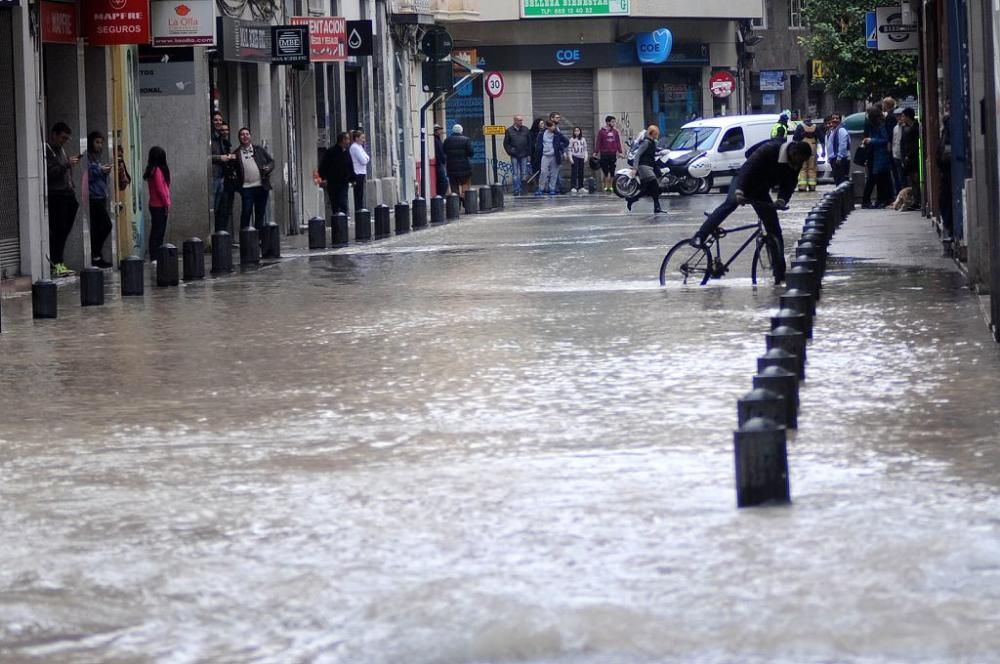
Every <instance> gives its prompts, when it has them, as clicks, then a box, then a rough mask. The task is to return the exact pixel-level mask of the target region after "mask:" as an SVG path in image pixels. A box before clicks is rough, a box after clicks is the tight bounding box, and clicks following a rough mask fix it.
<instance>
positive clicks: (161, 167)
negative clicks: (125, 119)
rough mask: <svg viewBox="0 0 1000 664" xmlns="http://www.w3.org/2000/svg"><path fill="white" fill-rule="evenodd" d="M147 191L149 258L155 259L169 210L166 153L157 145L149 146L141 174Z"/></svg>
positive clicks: (165, 229)
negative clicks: (144, 166) (147, 156)
mask: <svg viewBox="0 0 1000 664" xmlns="http://www.w3.org/2000/svg"><path fill="white" fill-rule="evenodd" d="M142 179H143V180H145V181H146V188H147V190H148V191H149V216H150V220H151V221H150V231H149V260H150V262H153V261H155V260H156V255H157V254H156V252H157V250H158V249H159V248H160V245H162V244H163V240H164V238H165V237H166V234H167V213H168V212H169V211H170V167H169V166H168V165H167V153H166V151H165V150H164V149H163V148H161V147H160V146H158V145H154V146H153V147H151V148H149V159H147V160H146V170H145V171H144V172H143V174H142Z"/></svg>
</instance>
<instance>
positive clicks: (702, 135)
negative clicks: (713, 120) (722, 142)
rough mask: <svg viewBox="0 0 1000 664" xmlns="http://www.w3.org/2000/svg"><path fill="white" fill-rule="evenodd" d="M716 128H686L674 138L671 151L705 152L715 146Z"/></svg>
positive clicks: (717, 133) (717, 131)
mask: <svg viewBox="0 0 1000 664" xmlns="http://www.w3.org/2000/svg"><path fill="white" fill-rule="evenodd" d="M718 135H719V128H718V127H687V128H686V129H681V133H679V134H677V136H675V137H674V142H673V143H671V144H670V149H671V150H707V149H709V148H710V147H712V145H714V144H715V137H716V136H718Z"/></svg>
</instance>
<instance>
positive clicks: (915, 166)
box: [899, 107, 920, 211]
mask: <svg viewBox="0 0 1000 664" xmlns="http://www.w3.org/2000/svg"><path fill="white" fill-rule="evenodd" d="M899 124H900V125H901V126H902V128H903V135H902V137H901V138H900V140H899V152H900V154H901V155H902V160H901V161H902V162H903V164H902V165H903V177H904V178H905V179H906V183H905V184H906V185H907V186H909V187H911V188H912V192H911V193H912V194H913V199H912V201H913V202H912V203H910V205H908V206H907V207H906V209H907V210H910V211H914V210H919V209H920V128H919V125H917V114H916V113H914V111H913V109H912V108H909V107H907V108H904V109H903V112H902V113H900V114H899Z"/></svg>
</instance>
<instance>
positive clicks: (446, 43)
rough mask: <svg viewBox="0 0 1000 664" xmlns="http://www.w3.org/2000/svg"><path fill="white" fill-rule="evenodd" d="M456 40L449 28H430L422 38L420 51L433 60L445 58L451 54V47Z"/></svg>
mask: <svg viewBox="0 0 1000 664" xmlns="http://www.w3.org/2000/svg"><path fill="white" fill-rule="evenodd" d="M452 46H454V42H453V41H452V39H451V35H450V34H448V31H447V30H444V29H440V28H438V29H435V30H430V31H428V32H427V34H425V35H424V38H423V39H421V40H420V52H421V53H423V54H424V55H426V56H427V57H428V58H430V59H431V60H443V59H445V58H447V57H448V56H449V55H451V48H452Z"/></svg>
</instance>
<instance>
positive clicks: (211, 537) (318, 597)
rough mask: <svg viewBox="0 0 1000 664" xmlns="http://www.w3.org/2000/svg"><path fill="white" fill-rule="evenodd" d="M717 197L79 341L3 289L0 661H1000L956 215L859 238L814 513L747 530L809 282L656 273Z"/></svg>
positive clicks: (819, 444) (997, 366)
mask: <svg viewBox="0 0 1000 664" xmlns="http://www.w3.org/2000/svg"><path fill="white" fill-rule="evenodd" d="M813 196H814V195H804V196H797V197H795V198H794V199H793V201H792V204H793V207H794V210H793V211H792V212H788V213H784V214H783V222H784V226H785V232H786V243H787V244H788V245H789V246H791V244H792V242H794V240H795V235H796V228H799V227H801V222H802V219H803V217H804V213H805V211H806V210H807V209H808V208H809V207H810V206H811V204H812V202H813V200H814V198H813ZM720 200H721V197H720V196H718V195H712V196H696V197H692V198H689V199H671V200H670V201H669V205H668V213H667V214H666V215H656V216H654V215H652V214H649V211H648V210H649V208H648V206H647V207H642V204H640V206H639V208H638V209H639V210H644V211H639V212H634V213H632V214H625V212H624V209H623V205H622V204H621V203H620V202H619V201H617V200H616V199H611V198H604V197H593V198H591V197H581V198H564V199H562V200H560V201H558V202H554V201H536V200H533V199H527V200H518V201H509V205H508V208H507V210H505V211H503V212H497V213H493V214H489V215H480V216H475V217H464V218H463V219H462V220H461V221H459V222H457V223H452V224H448V225H445V226H440V227H435V228H432V229H430V230H425V231H420V232H415V233H412V234H409V235H406V236H401V237H394V238H391V239H388V240H384V241H381V242H376V243H373V244H369V245H352V246H350V247H348V248H345V249H339V250H335V251H334V250H331V251H326V252H311V255H309V254H310V252H308V251H305V250H301V249H299V250H296V249H294V248H293V247H289V248H288V249H286V251H285V255H286V259H285V260H283V261H282V262H281V263H278V264H274V265H271V266H268V267H265V268H262V269H258V270H253V271H249V272H247V273H243V274H237V275H234V276H232V277H227V278H222V279H209V280H206V281H205V282H198V283H191V284H182V286H181V287H180V288H172V289H156V288H151V287H147V291H146V295H145V297H143V298H137V299H134V300H125V301H123V300H121V299H120V298H118V297H117V295H114V294H113V291H114V287H113V286H112V285H109V286H108V303H107V304H106V305H105V306H103V307H90V308H86V309H82V308H80V307H79V306H78V302H79V294H78V291H77V290H76V288H75V287H68V288H63V289H61V292H60V307H61V308H60V318H59V319H58V320H55V321H32V320H31V317H30V299H29V298H23V297H22V298H14V299H9V300H5V301H4V303H3V330H4V331H3V334H2V335H0V353H2V354H3V356H4V358H5V360H4V371H3V373H2V378H0V404H2V405H3V418H2V422H0V504H2V506H3V509H2V510H0V532H2V533H3V539H2V546H0V661H2V662H4V663H5V664H6V663H7V662H17V663H20V662H61V663H69V664H76V663H84V662H87V663H89V662H145V661H162V662H338V663H339V662H345V663H347V662H351V663H355V662H364V663H368V662H372V663H383V662H385V663H389V662H412V663H422V662H428V663H430V662H434V663H438V662H441V663H445V662H449V663H450V662H552V663H560V664H561V663H564V662H574V663H577V662H581V663H587V664H591V663H601V664H603V663H611V662H613V663H619V662H621V663H632V662H733V661H739V662H761V663H763V662H789V663H792V662H795V663H803V662H832V661H837V662H840V661H858V662H899V661H906V662H955V661H968V662H984V661H997V660H998V659H1000V618H998V616H1000V612H998V607H1000V537H998V531H1000V519H998V517H997V514H998V513H1000V509H998V508H1000V480H998V478H1000V473H998V470H1000V451H998V445H997V442H998V434H997V431H998V430H1000V405H998V404H1000V398H998V397H1000V350H998V347H997V345H995V344H994V343H993V342H992V340H991V338H990V335H989V333H988V331H987V329H986V327H985V325H984V323H983V320H982V317H981V314H980V310H979V305H978V303H977V300H976V298H975V296H974V295H973V294H972V293H970V292H969V291H968V290H967V289H965V288H964V286H963V279H962V277H961V275H960V274H959V273H958V272H957V271H956V269H955V267H954V265H953V263H952V262H951V261H950V260H949V259H945V258H942V257H941V255H940V254H941V250H940V244H939V243H938V242H937V238H936V236H935V235H934V233H933V231H932V230H931V229H930V226H929V225H928V224H927V222H926V221H924V220H921V219H920V218H919V217H918V216H916V215H915V214H905V213H885V212H870V211H861V210H858V211H856V212H855V213H854V215H852V217H851V218H850V220H849V221H848V222H847V223H846V224H845V226H844V227H843V228H842V229H841V231H840V232H839V233H838V235H837V237H836V238H835V241H834V244H833V246H832V252H833V253H834V255H835V258H834V260H833V261H832V262H831V265H830V269H829V273H828V276H827V278H826V280H825V282H824V285H825V290H824V295H823V299H822V300H821V302H820V303H819V311H818V316H817V319H816V324H815V338H814V340H813V341H812V343H811V346H810V349H809V365H808V368H807V371H808V379H807V381H806V383H805V384H804V385H803V389H802V394H801V396H802V409H801V412H800V416H799V431H798V432H797V433H795V434H793V435H792V436H791V438H790V441H789V451H790V458H789V463H790V473H791V487H792V495H793V500H794V503H793V504H792V505H791V506H787V507H776V508H763V509H750V510H737V509H736V507H735V489H734V479H733V459H732V429H733V427H734V426H735V420H736V400H737V399H738V398H739V397H740V396H741V395H742V394H744V393H745V392H747V391H748V390H749V389H750V387H751V377H752V375H753V372H754V369H755V358H756V357H757V356H758V355H760V354H762V353H763V352H764V333H765V332H766V331H767V328H768V316H769V315H770V314H771V313H772V312H773V310H774V308H775V305H776V304H777V301H778V297H779V295H780V293H781V291H782V289H776V288H774V287H771V286H763V287H760V288H756V289H755V288H753V287H752V285H751V283H750V279H749V256H747V257H746V260H744V261H740V262H738V263H737V264H736V265H735V266H734V268H733V272H732V273H731V274H730V275H727V276H726V277H725V278H724V279H722V280H720V281H718V282H711V283H710V284H709V285H708V286H707V287H704V288H702V287H693V288H660V287H659V285H658V283H657V270H658V267H659V262H660V259H661V258H662V255H663V253H664V252H665V250H666V248H667V247H669V246H670V245H671V244H672V243H673V242H675V241H676V240H678V239H680V238H682V237H686V236H689V235H690V234H691V233H693V231H694V230H695V229H696V228H697V226H698V224H700V222H701V219H702V210H703V209H704V208H706V207H710V206H712V205H714V204H715V203H717V202H719V201H720ZM747 212H748V211H741V212H739V213H738V216H734V219H735V220H748V219H749V217H748V216H747ZM299 240H301V238H299Z"/></svg>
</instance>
